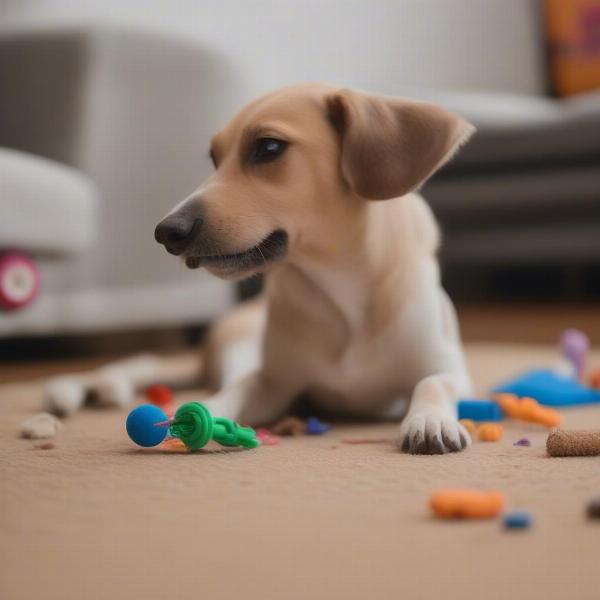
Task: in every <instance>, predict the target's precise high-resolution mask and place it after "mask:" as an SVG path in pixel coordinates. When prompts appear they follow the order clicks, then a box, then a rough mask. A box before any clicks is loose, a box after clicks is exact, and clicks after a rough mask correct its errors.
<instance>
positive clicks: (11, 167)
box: [0, 148, 98, 254]
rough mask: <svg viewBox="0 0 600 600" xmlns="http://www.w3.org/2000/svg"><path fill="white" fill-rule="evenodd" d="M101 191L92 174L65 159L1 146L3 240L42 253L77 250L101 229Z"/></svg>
mask: <svg viewBox="0 0 600 600" xmlns="http://www.w3.org/2000/svg"><path fill="white" fill-rule="evenodd" d="M97 197H98V193H97V190H96V188H95V186H94V184H93V183H92V182H91V181H90V179H89V178H88V177H86V176H85V175H83V174H82V173H80V172H79V171H77V170H75V169H72V168H69V167H67V166H65V165H62V164H60V163H57V162H54V161H51V160H48V159H44V158H40V157H38V156H34V155H31V154H27V153H25V152H19V151H17V150H9V149H7V148H0V212H1V213H2V219H0V245H1V246H2V247H3V248H20V249H23V250H27V251H28V252H34V253H42V254H48V253H50V254H76V253H79V252H81V251H83V250H85V249H87V248H89V247H90V246H91V244H92V241H93V239H94V233H95V231H94V230H95V212H96V205H97Z"/></svg>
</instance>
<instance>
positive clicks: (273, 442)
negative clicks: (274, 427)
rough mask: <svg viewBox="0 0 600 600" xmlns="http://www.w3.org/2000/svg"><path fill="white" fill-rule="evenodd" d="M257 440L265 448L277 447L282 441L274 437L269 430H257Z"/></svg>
mask: <svg viewBox="0 0 600 600" xmlns="http://www.w3.org/2000/svg"><path fill="white" fill-rule="evenodd" d="M256 439H257V440H259V441H260V442H261V443H262V444H264V445H265V446H277V444H279V442H280V441H281V439H280V438H279V436H277V435H273V434H272V433H271V432H270V431H269V430H268V429H257V430H256Z"/></svg>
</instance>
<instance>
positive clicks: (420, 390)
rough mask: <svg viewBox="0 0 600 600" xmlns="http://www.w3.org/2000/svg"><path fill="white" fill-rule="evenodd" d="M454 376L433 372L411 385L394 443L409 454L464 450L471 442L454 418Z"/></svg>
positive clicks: (455, 396)
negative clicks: (403, 415) (408, 403)
mask: <svg viewBox="0 0 600 600" xmlns="http://www.w3.org/2000/svg"><path fill="white" fill-rule="evenodd" d="M459 389H460V386H459V382H458V379H457V378H456V377H455V376H454V375H452V374H449V373H437V374H434V375H429V376H428V377H425V378H424V379H422V380H421V381H420V382H419V383H418V384H417V386H416V387H415V389H414V392H413V395H412V400H411V403H410V408H409V410H408V413H407V415H406V417H405V418H404V421H403V422H402V425H401V427H400V435H399V438H398V446H399V447H400V449H401V450H402V451H403V452H409V453H410V454H444V453H445V452H458V451H460V450H464V449H465V448H466V447H467V446H469V444H470V443H471V438H470V436H469V434H468V432H467V431H466V429H465V428H464V427H463V426H462V425H461V424H460V423H459V422H458V421H457V414H456V401H457V399H458V396H459Z"/></svg>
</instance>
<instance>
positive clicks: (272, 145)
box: [250, 137, 288, 163]
mask: <svg viewBox="0 0 600 600" xmlns="http://www.w3.org/2000/svg"><path fill="white" fill-rule="evenodd" d="M287 147H288V142H284V141H283V140H277V139H275V138H267V137H265V138H259V139H257V140H256V141H255V142H254V144H252V149H251V151H250V162H252V163H266V162H271V161H272V160H275V159H276V158H279V157H280V156H281V155H282V154H283V152H284V151H285V149H286V148H287Z"/></svg>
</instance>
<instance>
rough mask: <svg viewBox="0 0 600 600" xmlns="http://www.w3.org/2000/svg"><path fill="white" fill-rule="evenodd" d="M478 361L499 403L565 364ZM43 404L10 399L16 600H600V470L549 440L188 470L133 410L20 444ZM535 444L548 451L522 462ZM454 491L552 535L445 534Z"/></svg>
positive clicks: (487, 353) (512, 432) (599, 414)
mask: <svg viewBox="0 0 600 600" xmlns="http://www.w3.org/2000/svg"><path fill="white" fill-rule="evenodd" d="M469 357H470V362H471V365H472V370H473V372H474V374H475V378H476V380H477V384H478V386H479V388H480V389H481V390H485V389H486V388H487V387H488V386H489V385H490V384H492V383H495V382H497V381H498V380H499V379H501V378H503V377H505V376H508V375H513V374H514V373H515V372H516V371H518V370H522V369H523V368H527V367H530V366H534V365H552V364H553V362H554V361H555V358H556V355H555V350H554V348H550V347H532V346H514V345H512V346H501V345H471V346H470V348H469ZM594 359H595V363H596V364H599V363H600V355H599V354H596V355H595V357H594ZM191 397H196V398H197V397H198V396H197V395H196V396H194V395H192V396H189V395H188V396H187V397H186V398H185V399H190V398H191ZM39 402H40V386H39V384H38V383H36V382H28V383H21V384H10V385H5V386H3V387H2V388H0V490H1V491H0V598H2V599H3V600H17V599H38V598H44V599H54V598H57V599H61V600H70V599H78V600H80V599H86V600H88V599H89V600H94V599H100V598H102V599H104V598H107V599H108V598H110V599H111V600H118V599H132V600H133V599H138V598H140V599H141V598H143V599H145V600H146V599H148V600H149V599H154V598H156V599H161V600H167V599H184V598H186V599H187V598H194V599H197V598H206V599H209V598H210V599H215V600H217V599H219V600H220V599H227V600H232V599H233V598H246V599H248V600H250V599H255V598H257V599H258V598H265V599H270V598H278V599H284V600H295V599H312V598H314V599H315V600H316V599H337V598H344V599H349V600H350V599H354V598H357V599H358V598H360V599H368V598H372V599H375V600H380V599H387V598H406V599H410V600H418V599H426V600H428V599H433V598H436V597H440V598H443V599H444V600H454V599H458V598H461V599H471V598H478V599H485V600H496V599H503V600H504V599H508V598H515V599H518V600H521V599H525V600H535V599H538V598H539V599H542V598H543V599H554V598H556V599H558V598H573V599H577V600H586V599H596V598H599V597H600V568H599V567H598V556H599V554H598V553H599V551H600V523H593V522H590V521H588V520H586V518H585V516H584V509H585V505H586V503H587V501H588V500H589V499H590V498H592V497H594V496H597V495H600V458H568V459H557V458H548V457H547V456H546V454H545V448H544V442H545V437H546V433H545V432H544V431H541V430H538V429H537V428H536V427H535V426H517V425H508V426H507V430H506V433H505V437H504V439H503V440H502V441H501V442H499V443H482V442H479V443H477V442H476V443H475V444H474V445H473V446H472V448H471V449H469V450H468V451H467V452H464V453H461V454H456V455H446V456H418V457H415V456H406V455H402V454H398V453H397V452H396V451H395V450H394V449H393V447H392V446H391V445H384V444H382V445H362V446H358V445H357V446H353V445H346V444H343V443H341V442H340V439H341V438H343V437H349V436H359V437H371V436H372V437H387V436H392V435H393V433H394V430H395V427H394V426H389V425H382V426H379V425H378V426H374V425H368V426H367V425H365V426H362V427H359V426H352V427H349V426H343V427H342V426H339V427H336V428H335V429H334V430H333V431H332V432H330V433H329V434H328V435H327V436H324V437H308V436H307V437H302V438H299V439H286V440H284V441H283V443H282V444H281V445H280V446H273V447H262V448H259V449H258V450H256V451H241V452H239V451H231V452H219V451H214V452H210V451H207V452H201V453H198V454H177V453H169V452H165V451H161V450H142V449H136V448H135V447H133V446H132V444H131V443H130V442H129V441H128V439H127V437H126V435H125V433H124V429H123V423H124V420H125V416H126V411H125V412H119V411H116V412H114V411H107V410H104V411H92V410H88V411H85V412H81V413H80V414H78V415H76V416H75V417H73V418H72V419H70V420H69V421H68V422H66V424H65V427H64V429H63V431H62V432H61V434H60V436H59V437H58V439H57V440H56V448H55V449H53V450H39V449H35V448H34V445H35V444H34V442H32V441H28V440H22V439H17V437H16V429H17V424H18V423H19V421H20V420H22V419H23V418H24V417H26V416H27V415H28V414H31V413H33V412H35V411H36V410H38V407H39ZM565 425H566V426H569V427H571V426H572V427H586V428H593V427H597V428H600V406H599V407H587V408H581V409H575V410H573V409H572V410H569V411H565ZM523 436H527V437H529V438H530V439H531V441H532V446H531V447H530V448H518V447H514V446H513V445H512V443H513V441H515V440H516V439H518V438H520V437H523ZM447 486H451V487H462V486H466V487H476V488H481V489H486V488H493V489H499V490H502V491H503V492H505V494H506V496H507V498H508V502H509V507H510V508H522V509H526V510H528V511H531V513H532V514H533V515H534V517H535V521H536V522H535V527H534V528H533V529H532V530H531V531H528V532H520V533H508V532H505V531H503V530H502V528H501V526H500V523H499V522H498V521H487V522H441V521H437V520H435V519H434V518H432V517H431V516H430V514H429V513H428V509H427V501H428V498H429V495H430V493H431V492H432V491H433V490H436V489H438V488H442V487H447Z"/></svg>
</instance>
